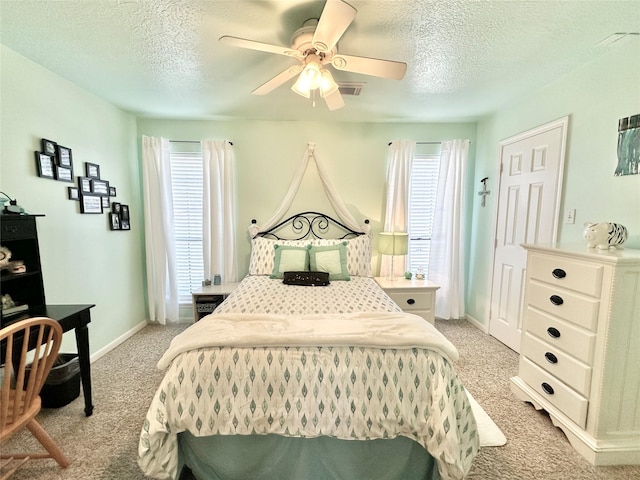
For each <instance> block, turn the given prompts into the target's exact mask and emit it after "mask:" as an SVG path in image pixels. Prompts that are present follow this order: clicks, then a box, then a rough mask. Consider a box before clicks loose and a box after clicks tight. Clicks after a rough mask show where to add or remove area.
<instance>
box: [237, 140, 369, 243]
mask: <svg viewBox="0 0 640 480" xmlns="http://www.w3.org/2000/svg"><path fill="white" fill-rule="evenodd" d="M310 158H313V159H314V160H315V162H316V166H317V168H318V175H319V176H320V180H321V181H322V187H323V188H324V191H325V193H326V194H327V198H328V199H329V202H330V203H331V206H332V207H333V209H334V210H335V211H336V214H337V215H338V218H339V219H340V220H341V221H342V223H344V224H345V225H346V226H347V227H349V228H350V229H352V230H355V231H363V232H365V233H367V234H369V225H368V224H366V225H364V227H363V226H360V225H358V222H357V220H356V219H355V218H354V217H353V215H351V213H350V212H349V210H348V209H347V206H346V204H345V203H344V201H343V200H342V197H341V196H340V194H339V193H338V191H337V190H336V188H335V187H334V186H333V184H332V183H331V181H330V180H329V175H328V174H327V171H326V170H325V168H324V165H323V164H322V162H321V161H320V160H319V159H318V157H317V155H316V144H315V143H313V142H308V143H307V150H306V151H305V153H304V155H303V157H302V160H301V161H300V165H298V170H297V171H296V174H295V175H294V177H293V178H292V179H291V184H290V185H289V190H288V191H287V193H286V195H285V197H284V199H283V200H282V203H281V204H280V206H279V207H278V210H276V212H275V213H274V214H273V215H272V216H271V218H270V219H269V220H267V221H266V222H265V223H264V224H262V225H261V226H258V225H255V224H253V225H251V226H250V227H249V233H250V234H251V236H252V237H255V236H256V234H257V233H258V232H259V231H261V230H268V229H270V228H271V227H273V226H275V225H276V224H277V223H278V222H279V221H280V220H282V218H283V217H284V215H285V213H287V211H288V210H289V207H291V204H292V203H293V199H294V198H295V196H296V193H298V188H299V187H300V184H301V183H302V179H303V177H304V173H305V171H306V170H307V165H309V159H310Z"/></svg>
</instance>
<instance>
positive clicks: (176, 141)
mask: <svg viewBox="0 0 640 480" xmlns="http://www.w3.org/2000/svg"><path fill="white" fill-rule="evenodd" d="M169 143H200V140H169ZM229 144H230V145H233V142H229Z"/></svg>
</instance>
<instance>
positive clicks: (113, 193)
mask: <svg viewBox="0 0 640 480" xmlns="http://www.w3.org/2000/svg"><path fill="white" fill-rule="evenodd" d="M109 196H110V197H115V196H116V187H112V186H111V185H109Z"/></svg>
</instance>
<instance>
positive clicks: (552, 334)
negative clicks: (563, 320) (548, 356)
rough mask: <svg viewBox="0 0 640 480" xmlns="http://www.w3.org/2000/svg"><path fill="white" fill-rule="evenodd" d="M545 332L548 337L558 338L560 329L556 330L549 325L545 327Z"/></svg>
mask: <svg viewBox="0 0 640 480" xmlns="http://www.w3.org/2000/svg"><path fill="white" fill-rule="evenodd" d="M547 333H548V334H549V336H550V337H553V338H560V330H558V329H557V328H555V327H549V328H547Z"/></svg>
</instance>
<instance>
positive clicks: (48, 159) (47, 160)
mask: <svg viewBox="0 0 640 480" xmlns="http://www.w3.org/2000/svg"><path fill="white" fill-rule="evenodd" d="M35 154H36V168H37V170H38V176H39V177H44V178H55V175H54V170H53V157H52V156H51V155H48V154H46V153H43V152H35Z"/></svg>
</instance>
